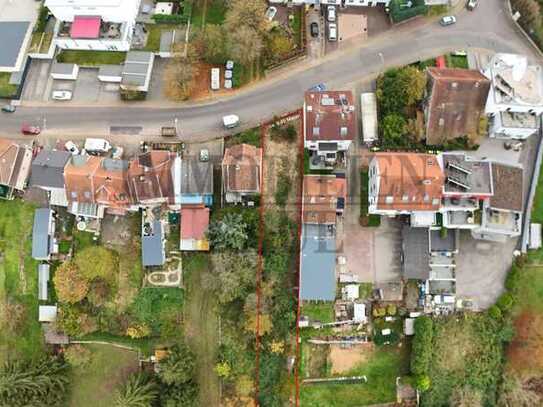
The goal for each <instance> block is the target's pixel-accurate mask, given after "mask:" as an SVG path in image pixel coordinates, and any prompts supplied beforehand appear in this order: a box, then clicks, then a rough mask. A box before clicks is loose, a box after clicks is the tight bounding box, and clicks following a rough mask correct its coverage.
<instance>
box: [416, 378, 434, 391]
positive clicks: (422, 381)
mask: <svg viewBox="0 0 543 407" xmlns="http://www.w3.org/2000/svg"><path fill="white" fill-rule="evenodd" d="M430 385H431V381H430V378H429V377H428V375H418V376H417V379H416V382H415V386H416V387H417V389H418V390H420V391H426V390H428V389H429V388H430Z"/></svg>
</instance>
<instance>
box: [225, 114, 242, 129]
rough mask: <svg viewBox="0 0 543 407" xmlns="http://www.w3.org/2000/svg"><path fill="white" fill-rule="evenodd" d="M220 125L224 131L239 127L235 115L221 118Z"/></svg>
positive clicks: (237, 118)
mask: <svg viewBox="0 0 543 407" xmlns="http://www.w3.org/2000/svg"><path fill="white" fill-rule="evenodd" d="M222 124H223V126H224V127H225V128H226V129H233V128H234V127H237V126H239V117H238V116H236V115H235V114H229V115H226V116H224V117H223V118H222Z"/></svg>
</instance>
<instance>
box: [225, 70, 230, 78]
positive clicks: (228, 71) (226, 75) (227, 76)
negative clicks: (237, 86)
mask: <svg viewBox="0 0 543 407" xmlns="http://www.w3.org/2000/svg"><path fill="white" fill-rule="evenodd" d="M224 79H232V71H230V70H226V71H224Z"/></svg>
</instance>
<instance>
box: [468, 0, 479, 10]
mask: <svg viewBox="0 0 543 407" xmlns="http://www.w3.org/2000/svg"><path fill="white" fill-rule="evenodd" d="M478 5H479V0H468V2H467V3H466V8H467V9H468V10H469V11H473V10H475V7H477V6H478Z"/></svg>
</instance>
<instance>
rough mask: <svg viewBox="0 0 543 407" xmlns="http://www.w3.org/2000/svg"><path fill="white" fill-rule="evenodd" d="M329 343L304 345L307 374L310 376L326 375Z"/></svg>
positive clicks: (306, 375)
mask: <svg viewBox="0 0 543 407" xmlns="http://www.w3.org/2000/svg"><path fill="white" fill-rule="evenodd" d="M329 354H330V346H329V345H314V344H310V343H308V344H307V345H305V346H304V362H305V372H304V373H305V374H304V376H305V377H306V378H308V377H326V376H327V370H328V369H327V366H328V355H329Z"/></svg>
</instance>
